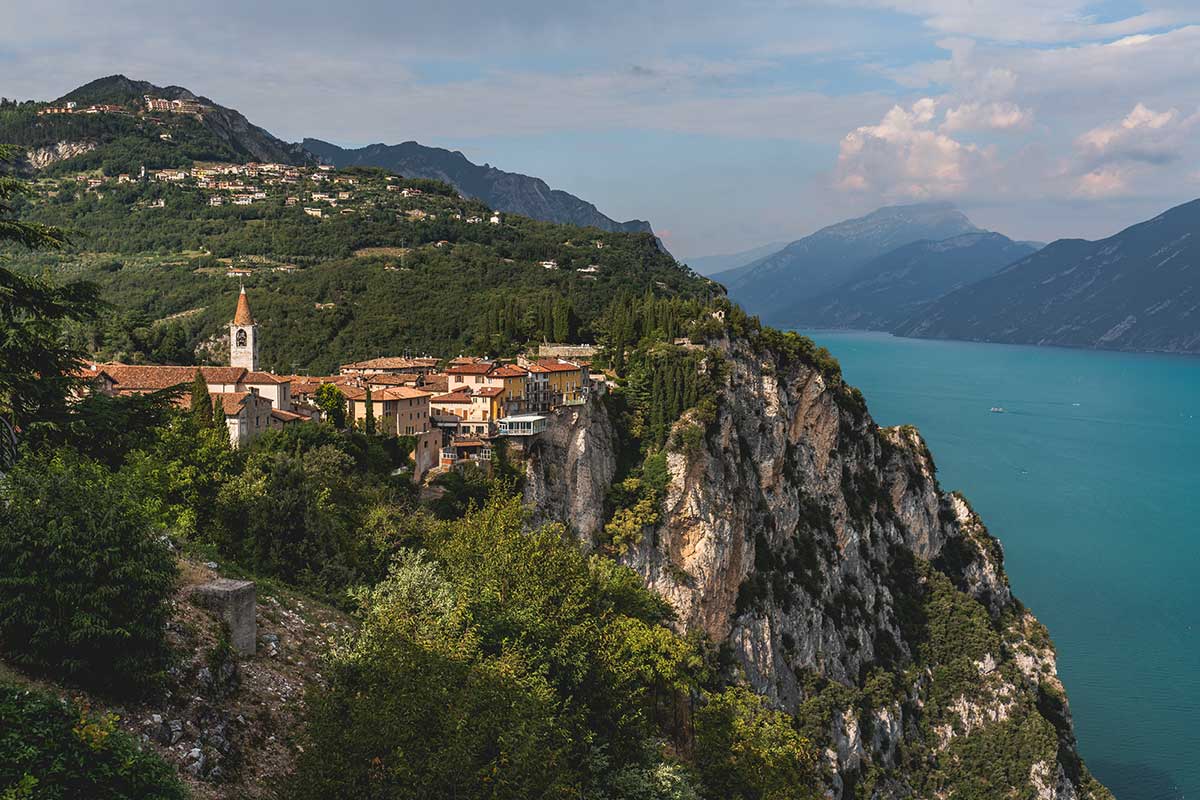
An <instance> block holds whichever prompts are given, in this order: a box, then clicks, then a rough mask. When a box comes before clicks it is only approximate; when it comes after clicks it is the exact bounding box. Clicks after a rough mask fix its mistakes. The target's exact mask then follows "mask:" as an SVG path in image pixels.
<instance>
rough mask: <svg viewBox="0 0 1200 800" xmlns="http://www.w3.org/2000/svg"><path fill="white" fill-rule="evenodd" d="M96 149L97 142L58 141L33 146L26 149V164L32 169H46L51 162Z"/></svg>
mask: <svg viewBox="0 0 1200 800" xmlns="http://www.w3.org/2000/svg"><path fill="white" fill-rule="evenodd" d="M95 149H96V143H95V142H56V143H54V144H52V145H47V146H45V147H31V148H30V149H29V150H27V151H25V165H26V166H28V168H29V169H30V170H35V171H36V170H39V169H45V168H46V167H48V166H50V165H51V164H57V163H58V162H59V161H66V160H67V159H68V158H75V157H76V156H81V155H83V154H84V153H88V152H91V151H92V150H95Z"/></svg>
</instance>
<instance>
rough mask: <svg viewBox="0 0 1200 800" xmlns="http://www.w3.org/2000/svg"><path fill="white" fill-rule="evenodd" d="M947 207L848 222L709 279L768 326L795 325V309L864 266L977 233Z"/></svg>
mask: <svg viewBox="0 0 1200 800" xmlns="http://www.w3.org/2000/svg"><path fill="white" fill-rule="evenodd" d="M979 230H980V229H979V228H977V227H976V226H975V225H974V224H973V223H972V222H971V221H970V220H969V219H967V217H966V216H965V215H964V214H963V213H962V212H961V211H959V210H958V209H956V208H955V207H954V206H952V205H950V204H948V203H919V204H914V205H902V206H888V207H885V208H881V209H878V210H876V211H873V212H871V213H870V214H867V215H866V216H863V217H858V218H856V219H850V220H846V221H844V222H839V223H836V224H834V225H830V226H828V227H825V228H822V229H821V230H819V231H817V232H816V233H813V234H811V235H809V236H805V237H804V238H803V239H798V240H797V241H794V242H792V243H791V244H789V245H787V246H786V247H784V248H783V249H782V250H779V251H778V252H775V253H772V254H771V255H768V256H765V257H763V258H761V259H759V260H758V261H754V262H752V263H750V264H748V265H746V266H744V267H740V268H738V269H735V270H730V271H726V272H721V273H718V274H716V275H713V276H712V278H713V280H716V281H718V282H719V283H722V284H724V285H725V286H726V287H727V288H728V290H729V294H730V297H731V298H732V299H733V300H735V301H737V302H738V303H740V304H741V305H742V307H743V308H745V309H746V310H747V311H749V312H751V313H754V314H758V315H760V316H761V317H762V318H763V319H764V320H765V321H767V322H770V323H772V324H780V325H794V324H796V323H798V322H799V321H800V320H798V319H797V317H796V313H795V312H796V309H797V308H798V307H799V306H801V305H802V304H804V303H808V302H810V301H811V300H812V299H814V298H816V297H819V296H820V295H822V294H824V293H826V292H828V291H830V290H831V289H834V288H835V287H837V286H839V285H840V284H842V283H844V282H845V281H847V280H848V279H850V278H851V277H852V276H853V274H854V273H855V272H856V271H857V270H858V269H859V268H860V267H862V266H863V265H864V264H866V263H867V262H868V261H870V260H871V259H873V258H877V257H879V256H881V255H883V254H884V253H887V252H889V251H891V250H895V249H896V248H897V247H900V246H902V245H906V244H910V243H912V242H915V241H920V240H929V241H941V240H943V239H949V238H951V237H953V236H959V235H962V234H966V233H977V232H979Z"/></svg>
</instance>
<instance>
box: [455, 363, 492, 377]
mask: <svg viewBox="0 0 1200 800" xmlns="http://www.w3.org/2000/svg"><path fill="white" fill-rule="evenodd" d="M492 369H493V366H492V364H491V362H489V361H484V362H482V363H479V364H455V365H454V366H452V367H448V368H447V369H446V374H447V375H487V374H488V373H489V372H491V371H492Z"/></svg>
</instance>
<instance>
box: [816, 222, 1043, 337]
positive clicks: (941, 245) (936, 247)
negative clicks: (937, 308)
mask: <svg viewBox="0 0 1200 800" xmlns="http://www.w3.org/2000/svg"><path fill="white" fill-rule="evenodd" d="M1033 252H1035V248H1034V247H1032V246H1031V245H1029V244H1025V243H1022V242H1014V241H1013V240H1012V239H1009V238H1008V237H1007V236H1004V235H1003V234H1000V233H994V232H991V231H981V232H978V233H965V234H962V235H960V236H955V237H952V238H950V239H943V240H941V241H928V240H922V241H917V242H912V243H911V244H906V245H903V246H901V247H898V248H896V249H895V250H892V251H889V252H887V253H884V254H883V255H882V256H879V257H878V258H875V259H873V260H871V261H869V262H867V264H865V265H864V266H863V267H861V268H860V269H859V270H857V272H856V273H855V274H854V277H852V278H851V279H850V280H849V281H847V282H846V283H844V284H842V285H841V286H838V287H836V288H835V289H833V290H831V291H829V292H827V293H825V294H824V295H821V296H820V297H817V298H815V299H813V300H812V301H811V302H809V303H806V304H803V305H801V306H800V307H798V308H796V309H794V311H793V315H794V317H795V319H796V321H797V323H798V324H801V325H805V326H812V327H834V328H857V329H867V330H890V329H891V328H892V327H894V326H896V325H898V324H900V323H902V322H903V321H905V320H906V319H908V318H909V317H910V316H912V315H913V314H915V313H918V309H919V308H920V307H921V306H923V305H925V304H927V303H930V302H933V301H935V300H937V299H938V298H940V297H941V296H942V295H944V294H946V293H947V292H950V291H953V290H955V289H958V288H961V287H963V286H966V285H969V284H971V283H974V282H975V281H978V280H981V279H983V278H986V277H988V276H989V275H991V274H993V273H994V272H996V271H997V270H999V269H1001V268H1003V267H1005V266H1007V265H1008V264H1011V263H1013V262H1014V261H1019V260H1020V259H1022V258H1024V257H1026V256H1028V255H1030V254H1031V253H1033Z"/></svg>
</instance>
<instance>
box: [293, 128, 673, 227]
mask: <svg viewBox="0 0 1200 800" xmlns="http://www.w3.org/2000/svg"><path fill="white" fill-rule="evenodd" d="M303 147H304V149H305V150H307V151H308V152H310V153H312V154H313V155H315V156H316V157H318V158H319V159H321V161H323V162H325V163H326V164H333V165H334V166H335V167H339V168H342V167H363V166H365V167H382V168H384V169H388V170H391V171H392V172H395V173H397V174H400V175H404V176H406V177H411V178H432V179H433V180H439V181H443V182H445V183H448V184H450V185H451V186H453V187H454V188H456V189H458V191H460V192H461V193H462V194H464V195H466V196H467V197H471V198H474V199H476V200H481V201H483V202H484V203H486V204H487V205H488V206H489V207H491V208H494V209H497V210H499V211H506V212H508V213H510V214H521V215H522V216H526V217H532V218H533V219H540V220H544V221H546V222H557V223H559V224H562V225H580V226H583V227H592V228H600V229H601V230H605V231H613V232H616V233H649V232H650V223H649V222H646V221H645V220H640V219H635V220H629V221H628V222H617V221H616V220H614V219H612V218H610V217H607V216H605V215H604V214H602V213H600V211H599V210H598V209H597V208H596V206H594V205H593V204H591V203H589V202H587V201H586V200H581V199H579V198H578V197H576V196H575V195H573V194H570V193H569V192H564V191H562V190H561V189H551V188H550V186H549V185H548V184H547V183H546V182H545V181H544V180H542V179H541V178H534V177H531V176H529V175H521V174H520V173H517V172H506V171H504V170H502V169H497V168H495V167H493V166H491V165H489V164H484V165H482V166H480V165H479V164H475V163H472V162H471V161H469V160H467V157H466V156H464V155H463V154H462V153H460V152H458V151H457V150H446V149H444V148H441V147H426V146H425V145H422V144H418V143H417V142H404V143H403V144H394V145H386V144H372V145H368V146H366V147H360V148H358V149H356V150H347V149H345V148H342V147H338V146H337V145H335V144H330V143H329V142H323V141H321V140H320V139H305V140H304V142H303Z"/></svg>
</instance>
